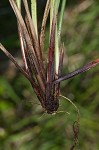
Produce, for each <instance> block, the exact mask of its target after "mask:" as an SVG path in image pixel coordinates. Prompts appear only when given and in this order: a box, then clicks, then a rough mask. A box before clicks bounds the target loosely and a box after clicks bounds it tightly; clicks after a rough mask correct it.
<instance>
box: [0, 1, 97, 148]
mask: <svg viewBox="0 0 99 150" xmlns="http://www.w3.org/2000/svg"><path fill="white" fill-rule="evenodd" d="M44 5H45V1H43V0H39V1H38V18H42V17H41V16H42V15H41V14H42V12H43V10H44ZM41 6H42V8H41ZM40 15H41V16H40ZM39 24H40V21H39ZM46 33H47V31H46ZM46 35H47V34H46ZM45 41H46V43H48V36H47V37H46V38H45ZM0 42H2V44H4V45H5V47H6V48H8V49H9V51H10V52H11V53H12V54H13V55H14V56H15V57H16V58H17V60H18V62H19V64H20V65H22V60H21V54H20V49H19V41H18V35H17V24H16V18H15V16H14V13H13V11H12V9H11V7H10V5H9V2H8V1H7V0H5V1H3V0H0ZM62 42H64V45H65V58H64V69H63V74H65V73H68V72H70V71H73V70H75V69H77V68H79V67H81V66H82V65H84V64H85V63H87V62H89V61H90V60H94V59H97V58H99V1H98V0H67V6H66V10H65V13H64V21H63V28H62ZM45 47H47V45H45ZM61 93H62V94H63V95H64V96H66V97H68V98H70V99H71V100H72V101H73V102H74V103H75V104H76V106H77V107H78V108H79V110H80V132H79V142H78V146H77V148H76V149H77V150H78V149H79V150H99V66H97V67H96V68H94V69H92V70H90V71H88V72H86V73H83V74H82V75H79V76H76V77H75V78H73V79H70V80H67V81H64V82H62V83H61ZM59 110H60V111H61V110H62V111H65V112H64V113H57V114H56V115H48V114H44V112H43V110H42V108H41V106H40V105H39V101H38V99H37V98H36V95H35V93H34V92H33V90H32V88H31V85H30V84H29V82H28V81H27V79H25V78H24V77H23V76H22V75H21V74H20V72H19V71H18V70H17V69H16V68H15V67H14V65H13V64H12V63H11V62H10V61H9V59H8V58H6V56H5V55H4V54H3V53H2V52H1V51H0V150H60V149H61V150H69V149H70V147H71V146H72V144H73V131H72V124H73V122H74V121H75V119H76V115H77V113H76V111H75V108H74V107H73V106H72V105H71V104H70V103H69V102H68V101H66V100H64V99H62V98H61V99H60V108H59ZM66 112H69V113H70V115H68V114H67V113H66Z"/></svg>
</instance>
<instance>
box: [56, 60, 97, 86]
mask: <svg viewBox="0 0 99 150" xmlns="http://www.w3.org/2000/svg"><path fill="white" fill-rule="evenodd" d="M98 64H99V59H96V60H94V61H92V62H90V63H88V64H86V65H85V66H83V67H82V68H80V69H77V70H75V71H73V72H71V73H68V74H67V75H65V76H63V77H61V78H59V79H58V80H56V81H54V84H56V83H59V82H61V81H64V80H67V79H69V78H72V77H74V76H76V75H78V74H81V73H83V72H85V71H87V70H89V69H91V68H93V67H95V66H96V65H98Z"/></svg>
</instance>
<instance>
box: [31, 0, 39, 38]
mask: <svg viewBox="0 0 99 150" xmlns="http://www.w3.org/2000/svg"><path fill="white" fill-rule="evenodd" d="M31 14H32V20H33V24H34V27H35V32H36V35H37V37H38V29H37V1H36V0H31Z"/></svg>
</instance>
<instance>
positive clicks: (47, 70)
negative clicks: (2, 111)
mask: <svg viewBox="0 0 99 150" xmlns="http://www.w3.org/2000/svg"><path fill="white" fill-rule="evenodd" d="M9 2H10V4H11V7H12V9H13V11H14V13H15V15H16V18H17V26H18V34H19V40H20V49H21V53H22V59H23V62H24V68H25V69H23V68H22V67H20V66H19V65H18V63H17V61H16V60H15V58H14V57H13V56H12V55H11V54H10V53H9V52H8V50H6V48H5V47H4V46H3V45H2V44H1V43H0V49H1V50H2V51H3V52H4V53H5V54H6V55H7V56H8V57H9V59H10V60H11V61H12V62H13V63H14V64H15V66H16V67H17V68H18V69H19V70H20V72H21V73H22V74H23V75H24V76H25V77H26V78H27V79H28V80H29V82H30V83H31V85H32V87H33V90H34V91H35V93H36V95H37V97H38V100H39V101H40V103H41V106H42V107H43V109H44V110H45V111H46V112H47V113H48V114H53V113H55V112H57V109H58V107H59V96H60V82H61V81H63V80H67V79H69V78H72V77H74V76H76V75H78V74H80V73H82V72H85V71H87V70H89V69H91V68H92V67H95V66H96V65H97V64H99V59H97V60H94V61H92V62H90V63H88V64H86V65H85V66H83V67H82V68H80V69H77V70H75V71H73V72H70V73H68V74H67V75H64V76H62V68H63V58H64V44H63V43H62V42H61V30H62V20H63V14H64V9H65V4H66V0H62V2H61V1H60V0H47V2H46V7H45V11H44V15H43V19H42V24H41V31H40V34H39V33H38V25H37V24H38V23H37V2H36V0H31V9H29V6H28V1H27V0H23V5H24V8H25V17H23V16H22V12H21V11H22V10H21V0H9ZM59 6H61V10H60V13H58V12H59ZM49 14H50V32H49V45H48V57H47V63H46V64H45V62H46V61H45V60H46V58H45V57H46V56H45V55H44V37H45V31H46V22H47V19H48V15H49ZM58 14H59V17H58ZM74 106H75V105H74ZM75 108H76V107H75ZM74 128H75V127H74ZM74 130H75V129H74ZM74 132H75V131H74ZM76 137H77V135H76Z"/></svg>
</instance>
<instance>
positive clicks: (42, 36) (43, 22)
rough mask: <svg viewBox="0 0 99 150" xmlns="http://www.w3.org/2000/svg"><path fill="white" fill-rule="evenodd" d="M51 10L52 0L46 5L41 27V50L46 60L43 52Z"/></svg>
mask: <svg viewBox="0 0 99 150" xmlns="http://www.w3.org/2000/svg"><path fill="white" fill-rule="evenodd" d="M49 10H50V0H48V1H47V3H46V7H45V11H44V15H43V20H42V25H41V33H40V48H41V52H42V56H43V59H44V54H43V51H44V37H45V27H46V21H47V18H48V14H49Z"/></svg>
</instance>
